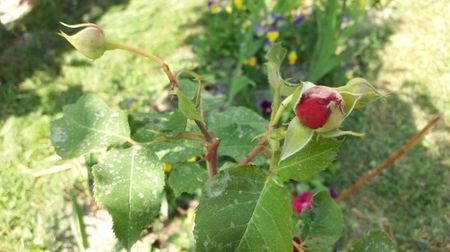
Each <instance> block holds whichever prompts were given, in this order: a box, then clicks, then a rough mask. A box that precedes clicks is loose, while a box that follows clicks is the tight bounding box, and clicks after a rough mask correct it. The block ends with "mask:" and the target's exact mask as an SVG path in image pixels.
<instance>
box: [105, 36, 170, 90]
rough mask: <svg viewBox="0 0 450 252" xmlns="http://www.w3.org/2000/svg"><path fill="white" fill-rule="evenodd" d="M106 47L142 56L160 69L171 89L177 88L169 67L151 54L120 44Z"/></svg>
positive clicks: (110, 44)
mask: <svg viewBox="0 0 450 252" xmlns="http://www.w3.org/2000/svg"><path fill="white" fill-rule="evenodd" d="M107 47H108V49H121V50H125V51H128V52H132V53H136V54H139V55H141V56H144V57H146V58H148V59H150V60H152V61H154V62H156V63H157V64H158V65H160V66H161V69H162V70H163V71H164V73H165V74H166V75H167V78H168V79H169V81H170V83H171V84H172V88H175V87H177V86H178V82H177V79H176V78H175V75H174V74H173V73H172V71H170V68H169V65H167V64H166V63H165V62H164V61H163V60H162V59H161V58H159V57H157V56H155V55H153V54H151V53H148V52H146V51H143V50H141V49H139V48H135V47H131V46H127V45H124V44H121V43H116V42H108V44H107Z"/></svg>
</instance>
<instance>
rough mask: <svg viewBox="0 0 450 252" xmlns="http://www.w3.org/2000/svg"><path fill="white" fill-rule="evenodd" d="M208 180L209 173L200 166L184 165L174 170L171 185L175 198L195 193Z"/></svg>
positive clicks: (170, 180)
mask: <svg viewBox="0 0 450 252" xmlns="http://www.w3.org/2000/svg"><path fill="white" fill-rule="evenodd" d="M207 180H208V173H207V172H206V170H205V169H202V168H201V167H200V165H198V164H182V165H178V166H176V167H175V169H173V170H172V172H171V173H170V177H169V181H168V182H169V185H170V188H172V190H173V192H174V194H175V197H178V196H180V195H181V194H182V193H184V192H185V193H191V194H193V193H195V192H196V191H197V190H198V189H200V188H202V187H203V184H204V183H205V182H206V181H207Z"/></svg>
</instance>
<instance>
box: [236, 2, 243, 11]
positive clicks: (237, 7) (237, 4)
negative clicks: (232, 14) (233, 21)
mask: <svg viewBox="0 0 450 252" xmlns="http://www.w3.org/2000/svg"><path fill="white" fill-rule="evenodd" d="M234 6H236V9H238V10H240V9H242V8H243V7H244V1H243V0H234Z"/></svg>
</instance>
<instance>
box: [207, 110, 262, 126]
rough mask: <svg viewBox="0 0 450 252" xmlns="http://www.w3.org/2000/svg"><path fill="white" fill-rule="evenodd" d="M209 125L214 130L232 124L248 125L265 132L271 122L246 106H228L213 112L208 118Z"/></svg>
mask: <svg viewBox="0 0 450 252" xmlns="http://www.w3.org/2000/svg"><path fill="white" fill-rule="evenodd" d="M207 121H208V127H209V128H210V129H211V130H212V131H213V132H214V131H216V130H217V129H218V128H223V127H227V126H229V125H231V124H234V123H235V124H240V125H248V126H250V127H252V128H253V129H255V130H256V131H258V132H263V131H264V129H265V127H266V126H267V125H268V124H269V122H268V121H267V120H266V119H264V118H263V117H261V116H260V115H259V114H258V113H256V112H255V111H253V110H251V109H249V108H246V107H228V108H227V109H226V110H225V111H223V112H219V113H213V114H211V115H210V116H209V118H208V120H207Z"/></svg>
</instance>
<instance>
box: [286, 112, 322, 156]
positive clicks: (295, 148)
mask: <svg viewBox="0 0 450 252" xmlns="http://www.w3.org/2000/svg"><path fill="white" fill-rule="evenodd" d="M313 135H314V131H313V130H312V129H310V128H307V127H305V126H303V125H302V124H301V123H300V121H299V120H298V118H297V117H294V118H292V120H291V122H290V123H289V126H288V128H287V130H286V137H285V139H284V144H283V148H282V150H281V161H283V160H285V159H286V158H288V157H290V156H292V155H294V154H295V153H297V152H299V151H301V150H302V149H303V148H304V147H305V146H306V145H307V144H308V143H309V141H310V140H311V138H312V137H313Z"/></svg>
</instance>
